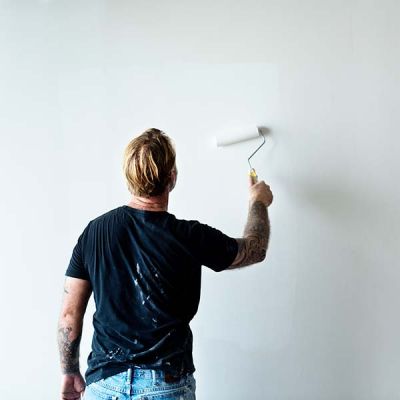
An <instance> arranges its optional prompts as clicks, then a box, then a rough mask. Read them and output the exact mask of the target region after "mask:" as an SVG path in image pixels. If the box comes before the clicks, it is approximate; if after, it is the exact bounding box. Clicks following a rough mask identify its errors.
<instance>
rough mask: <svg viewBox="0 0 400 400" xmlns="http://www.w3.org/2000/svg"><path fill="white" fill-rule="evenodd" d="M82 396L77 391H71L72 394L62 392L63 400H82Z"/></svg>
mask: <svg viewBox="0 0 400 400" xmlns="http://www.w3.org/2000/svg"><path fill="white" fill-rule="evenodd" d="M80 398H81V394H80V393H79V392H77V391H75V390H74V391H71V392H62V393H61V399H62V400H76V399H80Z"/></svg>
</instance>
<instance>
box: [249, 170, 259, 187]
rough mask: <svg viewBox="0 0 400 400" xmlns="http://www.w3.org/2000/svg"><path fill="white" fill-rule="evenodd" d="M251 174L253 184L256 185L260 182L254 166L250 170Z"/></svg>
mask: <svg viewBox="0 0 400 400" xmlns="http://www.w3.org/2000/svg"><path fill="white" fill-rule="evenodd" d="M249 176H250V179H251V183H252V185H255V184H256V183H257V182H258V176H257V172H256V170H255V169H254V168H252V169H251V170H250V172H249Z"/></svg>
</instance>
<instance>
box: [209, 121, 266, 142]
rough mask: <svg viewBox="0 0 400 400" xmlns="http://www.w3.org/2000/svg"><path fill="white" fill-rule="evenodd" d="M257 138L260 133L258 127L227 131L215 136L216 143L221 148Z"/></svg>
mask: <svg viewBox="0 0 400 400" xmlns="http://www.w3.org/2000/svg"><path fill="white" fill-rule="evenodd" d="M259 136H260V132H259V131H258V127H257V126H255V125H254V126H247V127H243V128H233V129H227V130H226V131H225V132H221V133H220V134H217V135H216V141H217V146H218V147H223V146H229V145H231V144H236V143H240V142H245V141H247V140H252V139H256V138H258V137H259Z"/></svg>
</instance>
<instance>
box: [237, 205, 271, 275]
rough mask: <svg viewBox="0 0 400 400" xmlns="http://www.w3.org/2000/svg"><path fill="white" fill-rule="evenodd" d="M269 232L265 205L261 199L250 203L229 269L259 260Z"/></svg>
mask: <svg viewBox="0 0 400 400" xmlns="http://www.w3.org/2000/svg"><path fill="white" fill-rule="evenodd" d="M269 234H270V225H269V219H268V210H267V207H266V206H265V205H264V204H263V203H262V202H261V201H255V202H254V203H252V204H251V205H250V208H249V215H248V219H247V224H246V227H245V230H244V235H243V238H242V239H236V240H237V242H238V246H239V248H238V254H237V256H236V259H235V261H234V262H233V263H232V265H231V266H230V267H229V268H230V269H233V268H238V267H244V266H246V265H251V264H255V263H258V262H261V261H262V260H264V258H265V254H266V251H267V247H268V241H269Z"/></svg>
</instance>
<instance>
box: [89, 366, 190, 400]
mask: <svg viewBox="0 0 400 400" xmlns="http://www.w3.org/2000/svg"><path fill="white" fill-rule="evenodd" d="M195 392H196V380H195V379H194V377H193V374H190V375H186V376H183V377H182V378H178V380H176V381H175V380H174V381H171V379H168V376H167V377H166V376H165V373H164V372H163V371H157V370H151V369H138V368H129V369H128V370H126V371H124V372H121V373H119V374H116V375H113V376H110V377H109V378H105V379H102V380H100V381H98V382H94V383H91V384H90V385H88V386H86V390H85V395H84V397H83V400H94V399H96V400H196V394H195Z"/></svg>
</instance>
